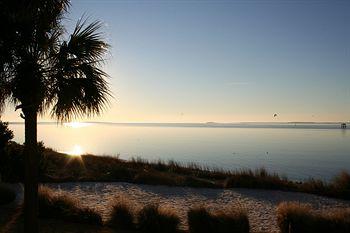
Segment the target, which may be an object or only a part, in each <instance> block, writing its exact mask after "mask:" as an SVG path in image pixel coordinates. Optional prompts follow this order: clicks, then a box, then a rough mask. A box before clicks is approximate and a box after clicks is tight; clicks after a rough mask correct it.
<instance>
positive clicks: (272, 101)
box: [3, 0, 350, 122]
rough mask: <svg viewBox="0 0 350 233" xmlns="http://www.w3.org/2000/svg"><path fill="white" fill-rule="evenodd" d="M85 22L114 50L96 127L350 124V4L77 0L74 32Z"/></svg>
mask: <svg viewBox="0 0 350 233" xmlns="http://www.w3.org/2000/svg"><path fill="white" fill-rule="evenodd" d="M83 14H85V15H87V16H89V17H90V18H91V19H99V20H101V21H102V22H103V23H104V28H103V31H104V32H105V36H106V38H107V40H108V41H109V43H110V44H111V45H112V49H111V52H110V55H109V57H108V62H107V64H106V66H105V69H106V70H107V71H108V73H109V74H110V75H111V77H112V78H111V80H110V82H111V87H112V91H113V94H114V96H115V99H113V100H111V106H110V108H109V109H108V110H107V111H106V112H105V114H104V115H103V116H101V117H99V118H94V119H93V120H99V121H115V122H206V121H217V122H237V121H350V1H321V0H320V1H317V0H311V1H306V0H305V1H283V0H281V1H272V0H270V1H103V0H102V1H101V0H100V1H97V0H96V1H92V0H84V1H78V0H76V1H74V0H73V1H72V8H71V10H70V14H69V15H67V18H68V19H67V20H66V22H65V23H66V24H67V25H68V28H71V27H72V26H73V25H74V24H75V22H76V20H77V19H78V18H79V17H80V16H82V15H83ZM274 113H278V117H277V118H273V114H274ZM17 115H18V113H13V110H12V109H8V111H7V112H6V113H5V115H4V116H3V118H4V119H5V120H19V117H18V116H17ZM41 120H49V118H47V117H43V118H42V119H41Z"/></svg>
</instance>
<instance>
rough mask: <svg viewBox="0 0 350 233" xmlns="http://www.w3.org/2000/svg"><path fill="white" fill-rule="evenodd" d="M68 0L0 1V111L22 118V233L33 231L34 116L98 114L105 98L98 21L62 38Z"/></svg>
mask: <svg viewBox="0 0 350 233" xmlns="http://www.w3.org/2000/svg"><path fill="white" fill-rule="evenodd" d="M69 6H70V4H69V1H68V0H0V26H1V33H0V112H1V111H2V110H3V109H4V107H5V104H6V103H11V104H13V105H14V106H16V110H17V109H21V111H22V113H21V117H22V118H24V121H25V179H24V183H25V195H24V224H25V231H26V232H38V222H37V221H38V220H37V212H38V209H37V208H38V207H37V206H38V205H37V195H38V156H37V116H38V114H45V113H47V112H50V115H51V117H53V118H55V119H56V120H58V121H60V122H62V121H69V120H71V119H72V118H74V117H82V116H88V117H90V116H92V115H98V114H100V113H101V111H102V110H103V109H104V107H105V106H106V104H107V103H108V97H109V96H110V92H109V88H108V83H107V81H106V78H107V77H108V75H107V74H106V73H105V72H104V71H102V70H101V69H100V67H101V64H102V63H103V61H104V60H103V58H104V55H105V53H106V52H107V50H108V48H109V46H108V44H107V43H106V42H104V40H103V36H102V34H101V33H100V28H101V24H100V23H99V22H98V21H96V22H93V23H90V24H87V22H86V21H82V20H80V21H78V22H77V24H76V26H75V29H74V31H73V33H72V34H71V35H70V36H66V35H67V34H66V32H65V28H64V26H63V23H62V19H63V17H64V15H65V14H66V13H67V10H68V8H69Z"/></svg>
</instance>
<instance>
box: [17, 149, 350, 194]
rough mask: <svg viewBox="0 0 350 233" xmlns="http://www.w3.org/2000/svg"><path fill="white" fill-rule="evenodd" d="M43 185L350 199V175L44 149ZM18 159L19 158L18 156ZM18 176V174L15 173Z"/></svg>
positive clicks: (41, 170) (41, 173)
mask: <svg viewBox="0 0 350 233" xmlns="http://www.w3.org/2000/svg"><path fill="white" fill-rule="evenodd" d="M10 147H14V148H12V149H11V151H18V153H20V151H21V149H20V148H21V147H22V145H19V144H17V143H11V144H10ZM42 150H43V152H42V154H43V155H42V156H41V158H42V159H41V163H40V164H41V166H40V167H41V168H40V180H41V182H66V181H67V182H73V181H80V182H81V181H89V182H93V181H97V182H115V181H123V182H130V183H141V184H152V185H169V186H188V187H205V188H256V189H275V190H284V191H294V192H305V193H312V194H317V195H323V196H328V197H334V198H342V199H348V200H350V174H349V173H346V172H342V173H341V174H339V175H338V176H337V177H335V178H334V179H333V180H332V181H331V182H324V181H321V180H314V179H310V180H306V181H303V182H296V181H291V180H288V179H287V178H285V177H281V176H280V175H279V174H276V173H269V172H268V171H267V170H266V169H263V168H261V169H257V170H255V171H252V170H237V171H226V170H222V169H213V168H209V167H203V166H199V165H196V164H181V163H177V162H174V161H169V162H163V161H157V162H150V161H147V160H143V159H132V160H130V161H126V160H122V159H119V158H116V157H108V156H95V155H88V154H87V155H82V156H78V157H72V156H69V155H66V154H62V153H58V152H56V151H54V150H52V149H48V148H43V149H42ZM17 157H18V156H17ZM13 173H16V172H13Z"/></svg>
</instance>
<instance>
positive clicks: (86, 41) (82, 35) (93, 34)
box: [66, 20, 109, 62]
mask: <svg viewBox="0 0 350 233" xmlns="http://www.w3.org/2000/svg"><path fill="white" fill-rule="evenodd" d="M101 27H102V24H101V22H99V21H95V22H92V23H90V24H88V25H87V21H86V20H84V21H82V20H79V21H78V23H77V24H76V27H75V29H74V32H73V33H72V35H71V37H70V40H69V41H68V42H67V46H66V52H67V53H68V54H67V55H68V56H69V57H70V58H75V59H76V60H77V61H79V62H95V61H99V60H102V58H103V57H104V56H105V53H106V51H107V49H108V48H109V45H108V44H107V43H106V42H104V40H103V35H102V33H101V32H100V29H101Z"/></svg>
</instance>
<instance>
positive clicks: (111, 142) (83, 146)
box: [10, 123, 350, 180]
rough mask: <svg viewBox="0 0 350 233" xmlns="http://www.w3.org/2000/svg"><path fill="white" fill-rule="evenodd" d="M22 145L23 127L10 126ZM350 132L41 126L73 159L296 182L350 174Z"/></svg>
mask: <svg viewBox="0 0 350 233" xmlns="http://www.w3.org/2000/svg"><path fill="white" fill-rule="evenodd" d="M10 128H11V129H12V130H14V132H15V141H17V142H20V143H22V142H23V138H24V125H23V124H10ZM349 133H350V131H349V130H348V129H347V130H342V129H339V125H338V124H336V125H332V124H325V125H317V124H311V125H307V124H303V125H301V124H297V125H294V124H256V125H254V124H248V125H247V124H237V125H226V126H225V125H217V124H214V125H213V124H201V125H197V124H184V125H181V124H180V125H168V124H96V123H70V124H65V125H57V124H39V125H38V138H39V140H41V141H43V142H44V143H45V145H46V146H48V147H52V148H53V149H56V150H58V151H61V152H66V153H69V154H72V155H81V154H83V153H92V154H98V155H111V156H119V157H120V158H124V159H129V158H132V157H142V158H145V159H150V160H158V159H162V160H164V161H168V160H171V159H172V160H175V161H180V162H184V163H189V162H195V163H199V164H202V165H206V166H209V167H219V168H224V169H236V168H258V167H265V168H267V169H269V170H270V171H275V172H278V173H280V174H285V175H287V176H288V177H290V178H292V179H304V178H308V177H315V178H321V179H325V180H328V179H329V178H331V177H332V176H333V175H335V174H337V173H338V172H340V171H341V170H348V171H350V135H349Z"/></svg>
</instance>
